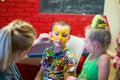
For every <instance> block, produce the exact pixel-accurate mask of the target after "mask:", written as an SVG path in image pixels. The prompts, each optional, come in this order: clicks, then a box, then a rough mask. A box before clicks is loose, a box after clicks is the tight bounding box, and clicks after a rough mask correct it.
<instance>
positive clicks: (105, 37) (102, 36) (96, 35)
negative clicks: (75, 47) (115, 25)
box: [86, 26, 111, 52]
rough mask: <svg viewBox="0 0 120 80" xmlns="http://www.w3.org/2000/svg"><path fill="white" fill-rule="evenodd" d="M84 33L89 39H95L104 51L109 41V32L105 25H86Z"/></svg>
mask: <svg viewBox="0 0 120 80" xmlns="http://www.w3.org/2000/svg"><path fill="white" fill-rule="evenodd" d="M86 35H87V36H88V38H89V39H90V40H91V41H97V42H98V43H99V44H100V46H101V48H102V49H103V51H105V52H106V49H107V48H108V47H109V45H110V43H111V33H110V31H109V29H108V28H107V27H105V28H102V27H97V26H96V28H93V27H87V28H86Z"/></svg>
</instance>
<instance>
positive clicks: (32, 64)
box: [16, 58, 41, 80]
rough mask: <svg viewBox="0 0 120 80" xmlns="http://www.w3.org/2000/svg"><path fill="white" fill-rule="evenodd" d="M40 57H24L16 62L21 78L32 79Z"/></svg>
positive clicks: (38, 67)
mask: <svg viewBox="0 0 120 80" xmlns="http://www.w3.org/2000/svg"><path fill="white" fill-rule="evenodd" d="M40 60H41V59H40V58H24V59H22V60H20V61H17V62H16V65H17V67H18V69H19V70H20V73H21V75H22V77H23V80H34V78H35V76H36V74H37V72H38V71H39V69H40Z"/></svg>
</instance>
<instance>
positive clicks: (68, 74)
mask: <svg viewBox="0 0 120 80" xmlns="http://www.w3.org/2000/svg"><path fill="white" fill-rule="evenodd" d="M69 76H76V73H75V72H74V73H67V72H64V80H67V78H68V77H69Z"/></svg>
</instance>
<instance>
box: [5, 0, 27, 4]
mask: <svg viewBox="0 0 120 80" xmlns="http://www.w3.org/2000/svg"><path fill="white" fill-rule="evenodd" d="M7 1H8V2H17V3H18V2H23V3H24V2H25V0H7Z"/></svg>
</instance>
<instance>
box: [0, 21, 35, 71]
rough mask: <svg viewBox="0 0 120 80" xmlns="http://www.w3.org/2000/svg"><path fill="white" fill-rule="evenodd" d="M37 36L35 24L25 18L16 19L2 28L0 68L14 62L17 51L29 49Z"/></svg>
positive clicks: (2, 68) (0, 31) (0, 36)
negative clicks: (24, 19)
mask: <svg viewBox="0 0 120 80" xmlns="http://www.w3.org/2000/svg"><path fill="white" fill-rule="evenodd" d="M35 38H36V33H35V30H34V28H33V26H32V25H31V24H30V23H28V22H26V21H23V20H14V21H12V22H11V23H10V24H8V25H7V26H5V27H3V28H2V29H1V30H0V70H4V69H6V68H7V67H9V66H10V64H11V63H12V62H13V55H14V54H15V53H16V52H17V51H24V50H28V49H29V48H30V47H31V46H32V44H33V41H34V40H35Z"/></svg>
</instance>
